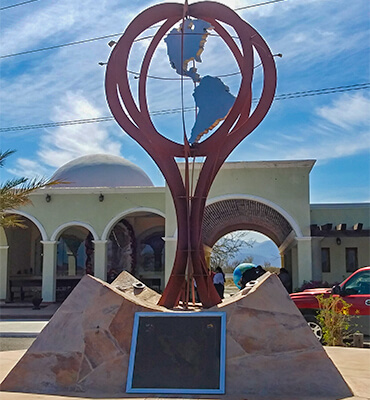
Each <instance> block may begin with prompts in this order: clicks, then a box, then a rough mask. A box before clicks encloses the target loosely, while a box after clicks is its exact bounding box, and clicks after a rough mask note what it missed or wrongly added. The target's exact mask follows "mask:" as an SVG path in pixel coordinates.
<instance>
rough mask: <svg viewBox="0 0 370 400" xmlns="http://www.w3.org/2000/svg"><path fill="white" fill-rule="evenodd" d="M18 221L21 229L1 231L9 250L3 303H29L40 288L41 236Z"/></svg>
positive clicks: (23, 220)
mask: <svg viewBox="0 0 370 400" xmlns="http://www.w3.org/2000/svg"><path fill="white" fill-rule="evenodd" d="M17 217H19V216H17ZM19 218H20V219H21V223H22V225H23V227H10V228H5V229H4V230H5V234H6V239H7V242H8V246H9V247H8V265H7V276H8V285H7V300H8V301H14V302H19V301H31V299H32V298H33V297H34V296H35V295H36V294H39V293H41V286H42V244H41V233H40V231H39V229H38V228H37V226H36V225H35V224H34V223H33V222H32V221H31V220H29V219H28V218H26V217H24V216H21V217H19Z"/></svg>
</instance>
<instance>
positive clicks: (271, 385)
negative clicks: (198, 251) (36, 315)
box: [1, 272, 351, 400]
mask: <svg viewBox="0 0 370 400" xmlns="http://www.w3.org/2000/svg"><path fill="white" fill-rule="evenodd" d="M135 282H138V281H137V280H136V279H135V278H133V277H132V276H131V275H129V274H128V273H125V272H124V273H122V274H121V275H120V276H119V277H118V278H117V279H116V281H114V282H113V283H112V284H111V285H109V284H107V283H105V282H103V281H100V280H99V279H97V278H94V277H91V276H85V277H84V278H83V279H82V280H81V281H80V283H79V284H78V285H77V287H76V288H75V290H74V291H73V292H72V293H71V295H70V296H69V297H68V298H67V300H66V301H65V302H64V303H63V305H62V306H61V307H60V308H59V310H58V311H57V312H56V314H55V315H54V317H53V318H52V319H51V320H50V322H49V324H48V325H47V326H46V327H45V328H44V330H43V331H42V332H41V333H40V335H39V336H38V338H37V339H36V341H35V342H34V343H33V344H32V346H31V347H30V348H29V350H28V351H27V352H26V354H25V355H24V356H23V358H22V359H21V360H20V361H19V363H18V364H17V365H16V366H15V367H14V369H13V370H12V371H11V372H10V373H9V375H8V376H7V377H6V378H5V380H4V381H3V383H2V384H1V390H5V391H15V392H17V391H19V392H32V393H48V394H68V395H69V396H82V397H84V396H87V395H93V396H103V397H104V396H107V397H120V398H125V397H146V398H148V397H150V394H145V396H143V395H137V396H135V395H133V394H130V395H127V394H126V393H125V387H126V378H127V371H128V361H129V353H130V347H131V335H132V328H133V320H134V315H135V312H139V311H140V312H143V311H145V312H153V311H156V312H158V311H163V312H171V310H168V309H165V308H164V307H161V306H158V305H156V303H157V301H158V300H159V297H160V296H159V295H158V294H157V293H155V292H154V291H152V290H150V289H148V288H144V289H137V288H135V287H134V286H133V283H135ZM136 286H137V285H136ZM172 311H177V312H178V311H179V310H172ZM209 311H224V312H225V313H226V320H227V323H226V393H225V394H224V395H217V396H214V397H216V398H219V399H233V400H234V399H238V400H240V399H244V398H248V400H253V399H263V398H265V399H285V400H288V399H297V398H299V399H304V398H307V399H308V398H309V399H315V398H317V399H321V398H326V399H333V400H334V399H336V398H342V397H348V396H351V392H350V390H349V388H348V387H347V385H346V383H345V382H344V380H343V378H342V377H341V375H340V374H339V372H338V371H337V369H336V368H335V366H334V365H333V363H332V362H331V360H330V359H329V358H328V356H327V355H326V353H325V351H324V349H323V348H322V346H321V344H320V343H319V342H318V341H317V339H316V338H315V337H314V335H313V334H312V332H311V330H310V328H309V327H308V326H307V323H306V321H305V320H304V318H303V317H302V316H301V314H300V312H299V311H298V309H297V308H296V306H295V305H294V303H293V302H292V301H291V300H290V298H289V296H288V293H287V292H286V291H285V289H284V287H283V286H282V285H281V283H280V281H279V279H278V278H277V277H276V276H275V275H271V274H268V273H267V274H265V275H264V276H262V277H260V278H259V280H258V283H257V284H256V285H255V286H253V287H252V288H251V289H249V290H244V291H241V292H239V293H238V294H237V295H235V296H233V297H231V298H229V299H227V300H224V301H223V302H222V303H221V304H219V305H218V306H216V307H213V308H212V309H208V310H207V312H209ZM199 312H202V310H200V311H199ZM159 362H160V360H159ZM149 373H150V372H149ZM163 379H165V377H163ZM156 397H158V395H156ZM189 397H190V398H194V397H196V398H202V396H201V395H192V396H189ZM203 397H205V398H207V397H208V398H209V396H206V395H204V396H203ZM181 398H187V396H186V395H181Z"/></svg>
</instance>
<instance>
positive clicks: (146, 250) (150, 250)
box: [137, 227, 164, 292]
mask: <svg viewBox="0 0 370 400" xmlns="http://www.w3.org/2000/svg"><path fill="white" fill-rule="evenodd" d="M163 237H164V230H163V227H154V228H152V229H149V230H147V231H145V232H143V234H142V235H140V237H139V238H138V252H137V276H138V278H139V279H140V280H141V281H143V282H144V283H145V284H146V285H148V286H149V287H151V288H152V289H154V290H155V291H157V292H162V291H163V289H164V240H163Z"/></svg>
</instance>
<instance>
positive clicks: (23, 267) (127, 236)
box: [0, 155, 370, 302]
mask: <svg viewBox="0 0 370 400" xmlns="http://www.w3.org/2000/svg"><path fill="white" fill-rule="evenodd" d="M314 163H315V162H314V161H313V160H303V161H266V162H229V163H225V164H224V166H223V167H222V169H221V171H220V172H219V174H218V175H217V177H216V180H215V182H214V184H213V186H212V189H211V192H210V194H209V196H208V200H207V206H206V211H205V216H204V220H203V239H204V243H205V248H206V251H208V252H209V251H210V250H211V248H212V246H213V245H214V244H215V243H216V241H217V240H218V239H219V238H221V237H222V236H223V235H225V234H226V233H229V232H232V231H235V230H253V231H257V232H261V233H263V234H265V235H266V236H268V237H269V238H270V239H271V240H273V241H274V243H275V244H276V245H277V247H278V248H279V251H280V255H281V263H282V265H283V266H285V267H286V268H287V269H288V270H289V271H290V272H291V275H292V278H293V287H298V286H299V285H301V284H302V283H303V281H310V280H327V281H328V282H329V283H334V282H336V281H341V280H342V279H343V277H345V276H348V275H349V274H350V273H351V271H353V270H354V269H356V268H358V267H360V266H364V265H369V259H370V249H369V248H370V246H369V232H370V205H369V204H310V198H309V195H310V190H309V175H310V171H311V169H312V168H313V166H314ZM180 168H181V166H180ZM198 168H199V165H196V166H195V169H198ZM195 176H196V173H195ZM54 178H60V179H64V180H65V181H68V182H69V183H68V184H67V183H66V184H63V185H59V186H56V187H53V188H48V189H43V190H39V191H38V192H37V193H34V194H32V196H31V200H32V205H27V206H25V207H23V208H21V209H20V210H17V211H14V213H16V214H19V215H20V216H22V217H23V218H24V221H25V224H26V225H27V229H20V228H17V229H6V230H5V231H4V230H1V231H0V252H1V253H0V299H3V300H4V299H6V300H14V301H19V300H22V299H24V300H27V298H29V297H30V296H32V292H33V291H34V290H37V289H41V288H42V297H43V299H44V301H46V302H54V301H61V300H63V299H64V298H65V297H66V295H68V293H69V291H70V290H71V289H72V288H73V287H74V286H75V285H76V283H77V282H78V281H79V279H81V277H82V276H83V275H84V274H85V273H93V274H94V275H95V276H97V277H99V278H101V279H103V280H108V281H109V280H111V279H113V278H114V276H115V275H116V274H118V273H119V272H121V271H122V270H124V269H125V270H128V271H129V272H131V273H133V274H134V275H135V276H137V277H138V278H139V279H141V280H142V281H143V282H145V283H146V284H147V285H149V286H151V287H153V288H154V289H155V290H158V291H161V290H163V288H164V286H165V284H166V281H167V280H168V277H169V275H170V273H171V269H172V264H173V260H174V255H175V251H176V234H177V225H176V216H175V211H174V207H173V203H172V198H171V194H170V192H169V189H168V187H167V186H164V187H155V186H153V184H152V183H151V181H150V179H149V178H148V176H147V175H146V174H145V172H144V171H143V170H141V169H140V168H139V167H137V166H135V165H134V164H132V163H129V162H128V161H126V160H124V159H122V158H120V157H115V156H107V155H92V156H91V155H90V156H85V157H81V158H79V159H77V160H74V161H72V162H70V163H68V164H66V165H65V166H63V167H61V168H60V169H59V170H58V171H57V172H56V173H55V174H54Z"/></svg>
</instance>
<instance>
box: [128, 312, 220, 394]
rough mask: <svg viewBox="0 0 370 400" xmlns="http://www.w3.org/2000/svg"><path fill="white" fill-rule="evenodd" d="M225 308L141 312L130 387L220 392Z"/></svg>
mask: <svg viewBox="0 0 370 400" xmlns="http://www.w3.org/2000/svg"><path fill="white" fill-rule="evenodd" d="M224 325H225V324H224V313H219V312H215V313H182V314H181V313H137V314H136V315H135V325H134V332H133V340H132V347H131V356H130V366H129V376H128V387H127V388H128V391H129V392H142V393H145V392H157V393H186V392H188V393H221V392H222V390H223V388H222V386H223V384H222V382H223V381H224V379H223V373H224V362H225V361H224V344H225V343H224V342H225V334H224Z"/></svg>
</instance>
